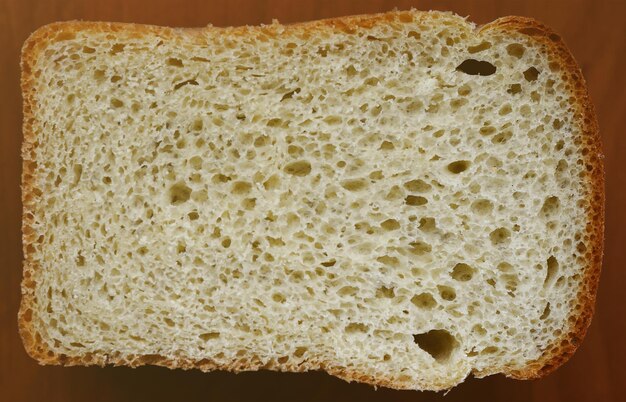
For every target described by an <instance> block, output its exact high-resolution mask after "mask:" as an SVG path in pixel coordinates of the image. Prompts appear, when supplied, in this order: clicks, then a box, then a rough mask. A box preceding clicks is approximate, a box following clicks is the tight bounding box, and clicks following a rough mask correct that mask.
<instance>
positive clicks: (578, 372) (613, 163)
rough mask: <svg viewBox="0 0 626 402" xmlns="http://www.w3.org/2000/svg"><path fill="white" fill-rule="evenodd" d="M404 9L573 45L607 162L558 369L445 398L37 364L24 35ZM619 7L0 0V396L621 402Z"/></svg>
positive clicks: (278, 378)
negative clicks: (568, 345) (578, 302)
mask: <svg viewBox="0 0 626 402" xmlns="http://www.w3.org/2000/svg"><path fill="white" fill-rule="evenodd" d="M411 6H413V7H416V8H418V9H422V10H428V9H439V10H450V11H454V12H456V13H458V14H460V15H464V16H469V18H470V19H471V20H472V21H475V22H477V23H486V22H488V21H490V20H492V19H495V18H497V17H500V16H505V15H524V16H531V17H534V18H536V19H538V20H540V21H543V22H544V23H546V24H548V25H550V26H552V27H553V28H554V29H555V30H556V31H557V32H559V33H560V34H561V35H562V37H563V38H564V39H565V41H566V42H567V44H568V45H569V47H570V48H571V50H572V52H573V54H574V56H575V57H576V59H577V60H578V62H579V63H580V65H581V66H582V69H583V72H584V75H585V77H586V78H587V82H588V87H589V91H590V93H591V98H592V100H593V101H594V103H595V105H596V109H597V112H598V118H599V121H600V128H601V131H602V138H603V142H604V153H605V155H606V159H605V162H606V173H607V174H606V179H607V180H606V185H607V214H606V221H607V224H606V246H605V258H604V268H603V272H602V278H601V281H600V290H599V294H598V301H597V309H596V315H595V317H594V319H593V323H592V324H591V327H590V329H589V332H588V334H587V337H586V338H585V341H584V343H583V345H582V346H581V347H580V349H579V350H578V352H577V353H576V354H575V355H574V357H573V358H572V359H571V360H570V361H569V362H568V363H567V364H566V365H565V366H564V367H562V368H560V369H559V370H558V371H556V372H555V373H553V374H552V375H550V376H548V377H547V378H544V379H541V380H536V381H516V380H510V379H506V378H504V377H503V376H500V375H498V376H492V377H488V378H486V379H482V380H477V379H473V378H469V379H468V380H467V381H466V382H465V383H464V384H462V385H460V386H458V387H457V388H455V389H453V390H452V391H451V392H450V393H449V394H448V395H447V396H445V399H444V397H443V395H442V394H435V393H432V392H422V393H419V392H408V391H402V392H400V391H393V390H388V389H379V390H377V391H376V390H374V389H373V388H372V387H370V386H367V385H363V384H348V383H345V382H343V381H341V380H338V379H335V378H333V377H330V376H328V375H326V374H324V373H320V372H313V373H307V374H288V373H273V372H259V373H244V374H238V375H235V374H230V373H224V372H216V373H210V374H204V373H201V372H199V371H188V372H185V371H182V370H174V371H170V370H168V369H165V368H157V367H143V368H139V369H129V368H111V367H109V368H104V369H103V368H97V367H89V368H85V367H73V368H63V367H42V366H38V365H37V364H36V363H35V362H34V361H33V360H31V359H30V358H29V357H28V356H27V355H26V353H25V352H24V349H23V347H22V343H21V341H20V339H19V336H18V333H17V323H16V314H17V309H18V304H19V299H20V294H19V292H20V290H19V289H20V286H19V284H20V280H21V276H22V267H21V260H22V252H21V237H20V236H21V235H20V225H21V222H20V219H21V204H20V189H19V184H20V171H21V166H20V164H21V160H20V143H21V140H22V134H21V122H22V115H21V102H22V100H21V96H20V88H19V73H20V70H19V51H20V47H21V45H22V43H23V42H24V40H25V39H26V37H27V36H28V34H29V33H30V32H32V31H33V30H35V29H36V28H38V27H40V26H41V25H43V24H46V23H49V22H52V21H58V20H68V19H85V20H105V21H126V22H137V23H149V24H159V25H169V26H203V25H206V24H208V23H212V24H213V25H217V26H225V25H241V24H259V23H269V22H271V20H272V19H274V18H276V19H278V20H279V21H281V22H285V23H288V22H297V21H307V20H312V19H317V18H325V17H334V16H341V15H348V14H357V13H371V12H380V11H386V10H390V9H392V8H394V7H398V8H400V9H406V8H410V7H411ZM625 16H626V2H624V1H594V0H589V1H546V0H533V1H530V0H527V1H523V2H522V1H519V2H518V1H515V2H509V1H498V0H492V1H466V2H461V1H458V2H455V1H401V0H397V1H393V0H390V1H385V0H360V1H359V0H354V1H342V0H332V1H325V0H323V1H322V0H320V1H315V0H303V1H295V0H294V1H291V2H290V1H279V0H274V1H243V0H232V1H227V0H226V1H211V0H208V1H189V2H184V1H181V0H179V1H166V0H145V1H131V0H109V1H99V2H95V1H94V2H87V1H85V2H81V1H77V0H71V1H70V0H66V1H63V0H50V1H45V0H42V1H38V2H36V1H19V0H0V55H1V59H0V135H1V144H0V163H1V168H0V185H1V186H2V191H1V192H0V217H1V221H0V236H1V238H0V269H1V272H0V295H1V297H2V299H1V303H0V401H74V400H76V401H86V400H91V401H96V400H103V401H105V400H106V401H109V400H110V401H126V400H129V401H130V400H133V401H139V400H144V399H145V400H151V401H158V400H186V401H191V400H207V401H208V400H220V401H227V400H233V401H235V400H268V401H283V400H285V401H286V400H298V401H313V400H317V401H332V400H348V399H354V400H360V401H370V400H371V401H374V400H380V401H383V400H385V401H392V400H393V401H402V400H406V401H408V400H411V401H426V400H428V401H435V400H440V399H441V400H445V401H448V402H450V401H471V400H482V401H489V400H507V401H618V400H626V385H625V383H626V341H625V339H624V337H625V336H626V314H625V310H626V307H625V306H626V303H625V302H624V299H623V296H624V294H625V289H624V287H625V286H626V281H625V279H626V270H625V269H624V268H623V265H624V264H625V263H626V208H625V207H626V164H624V163H623V159H624V158H625V157H626V156H625V155H624V153H626V135H624V133H623V131H624V127H626V121H625V118H624V116H625V114H626V99H625V94H626V80H625V79H624V77H625V76H626V71H625V66H626V45H625V44H626V25H625V24H624V22H623V18H624V17H625Z"/></svg>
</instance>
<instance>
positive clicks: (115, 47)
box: [111, 43, 126, 55]
mask: <svg viewBox="0 0 626 402" xmlns="http://www.w3.org/2000/svg"><path fill="white" fill-rule="evenodd" d="M124 47H126V45H125V44H123V43H116V44H114V45H113V46H111V54H113V55H115V54H118V53H120V52H122V51H124Z"/></svg>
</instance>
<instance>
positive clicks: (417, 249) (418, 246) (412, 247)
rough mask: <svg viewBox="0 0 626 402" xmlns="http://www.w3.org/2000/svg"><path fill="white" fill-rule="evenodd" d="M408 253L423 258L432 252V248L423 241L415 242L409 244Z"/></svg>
mask: <svg viewBox="0 0 626 402" xmlns="http://www.w3.org/2000/svg"><path fill="white" fill-rule="evenodd" d="M408 251H409V252H410V253H411V254H413V255H417V256H421V255H424V254H427V253H430V252H431V251H432V246H431V245H430V244H428V243H426V242H423V241H414V242H411V243H409V249H408Z"/></svg>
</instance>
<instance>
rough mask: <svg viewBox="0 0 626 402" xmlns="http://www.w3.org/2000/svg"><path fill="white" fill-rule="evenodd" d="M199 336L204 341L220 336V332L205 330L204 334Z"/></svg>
mask: <svg viewBox="0 0 626 402" xmlns="http://www.w3.org/2000/svg"><path fill="white" fill-rule="evenodd" d="M198 337H199V338H200V339H202V340H203V341H205V342H207V341H210V340H213V339H217V338H219V337H220V333H219V332H205V333H204V334H200V335H199V336H198Z"/></svg>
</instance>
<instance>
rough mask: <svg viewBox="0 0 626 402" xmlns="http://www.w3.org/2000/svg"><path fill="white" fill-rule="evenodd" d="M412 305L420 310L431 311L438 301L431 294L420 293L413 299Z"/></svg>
mask: <svg viewBox="0 0 626 402" xmlns="http://www.w3.org/2000/svg"><path fill="white" fill-rule="evenodd" d="M411 303H413V304H414V305H415V307H417V308H420V309H426V310H430V309H432V308H433V307H435V306H436V305H437V301H436V300H435V298H434V297H433V295H431V294H430V293H420V294H419V295H415V296H413V297H412V298H411Z"/></svg>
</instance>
